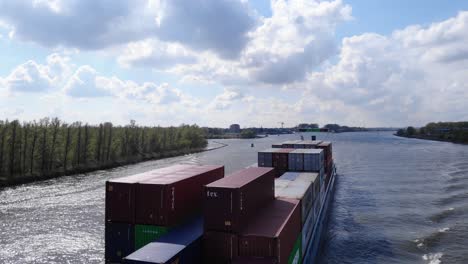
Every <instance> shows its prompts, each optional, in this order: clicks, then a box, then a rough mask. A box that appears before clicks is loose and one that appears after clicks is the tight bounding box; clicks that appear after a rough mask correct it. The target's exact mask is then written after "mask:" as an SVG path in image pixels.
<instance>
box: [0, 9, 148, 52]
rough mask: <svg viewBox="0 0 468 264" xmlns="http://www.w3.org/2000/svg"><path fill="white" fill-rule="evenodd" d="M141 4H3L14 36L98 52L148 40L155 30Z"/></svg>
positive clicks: (4, 16)
mask: <svg viewBox="0 0 468 264" xmlns="http://www.w3.org/2000/svg"><path fill="white" fill-rule="evenodd" d="M145 6H146V2H145V1H142V0H135V1H131V2H130V1H127V0H104V1H80V0H71V1H60V0H57V1H26V0H19V1H8V0H2V1H0V19H2V20H4V21H5V22H6V23H7V24H8V25H9V26H10V28H12V30H11V35H14V37H15V38H16V37H17V38H19V39H21V40H25V41H33V42H36V43H39V44H41V45H43V46H47V47H57V46H65V47H76V48H80V49H99V48H104V47H108V46H110V45H114V44H121V43H125V42H128V41H130V40H134V39H141V38H143V37H145V36H147V35H148V34H149V32H150V30H151V27H153V28H154V26H155V22H153V23H152V22H151V16H149V15H148V14H147V12H146V11H145Z"/></svg>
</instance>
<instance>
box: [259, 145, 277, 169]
mask: <svg viewBox="0 0 468 264" xmlns="http://www.w3.org/2000/svg"><path fill="white" fill-rule="evenodd" d="M275 151H276V149H274V148H270V149H266V150H263V151H259V152H258V166H259V167H273V156H272V155H273V152H275Z"/></svg>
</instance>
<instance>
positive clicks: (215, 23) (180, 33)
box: [157, 0, 256, 59]
mask: <svg viewBox="0 0 468 264" xmlns="http://www.w3.org/2000/svg"><path fill="white" fill-rule="evenodd" d="M159 8H160V9H161V11H160V12H159V14H158V16H157V21H158V30H157V31H158V33H157V35H158V37H159V38H160V39H161V40H164V41H170V42H179V43H182V44H184V45H186V46H187V47H189V48H191V49H194V50H198V51H206V50H209V51H213V52H214V53H216V54H218V55H219V56H220V57H222V58H227V59H234V58H237V57H238V56H239V54H240V53H241V51H242V50H243V49H244V47H245V45H246V44H247V42H248V37H247V33H248V32H249V31H250V30H251V29H252V28H253V27H254V26H255V22H256V21H255V19H256V18H255V16H254V13H253V11H252V10H250V8H249V6H248V4H247V1H237V0H205V1H185V0H168V1H161V3H160V5H159Z"/></svg>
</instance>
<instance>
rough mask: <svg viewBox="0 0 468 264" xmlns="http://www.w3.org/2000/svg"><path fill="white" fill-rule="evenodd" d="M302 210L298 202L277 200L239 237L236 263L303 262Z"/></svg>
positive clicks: (252, 221) (294, 200)
mask: <svg viewBox="0 0 468 264" xmlns="http://www.w3.org/2000/svg"><path fill="white" fill-rule="evenodd" d="M300 233H301V208H300V206H299V201H298V200H296V199H285V198H277V199H275V200H273V201H271V202H270V203H269V204H268V205H267V206H265V207H264V208H263V209H262V210H261V211H260V212H259V214H258V215H257V216H256V217H255V218H253V219H252V220H251V222H250V223H249V224H248V225H247V226H246V228H245V229H244V230H243V231H242V232H241V234H240V236H239V256H238V257H237V258H236V259H235V262H236V263H259V262H260V263H265V262H267V263H278V264H287V263H300V260H301V258H302V253H301V250H302V247H301V236H300Z"/></svg>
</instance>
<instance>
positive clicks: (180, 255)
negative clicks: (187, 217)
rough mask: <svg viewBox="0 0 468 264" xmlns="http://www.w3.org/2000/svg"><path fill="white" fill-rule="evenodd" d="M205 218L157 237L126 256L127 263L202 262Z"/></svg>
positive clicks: (182, 263)
mask: <svg viewBox="0 0 468 264" xmlns="http://www.w3.org/2000/svg"><path fill="white" fill-rule="evenodd" d="M202 235H203V219H202V218H201V217H199V218H197V219H195V220H193V221H191V222H189V223H187V224H185V225H181V226H180V227H178V228H174V229H172V230H171V231H170V232H169V233H167V234H166V235H163V236H161V237H160V238H158V239H156V241H155V242H153V243H150V244H148V245H146V246H144V247H142V248H141V249H139V250H137V251H135V252H134V253H133V254H131V255H129V256H127V257H126V258H125V263H133V264H148V263H152V264H163V263H174V262H175V263H179V264H188V263H190V264H199V263H201V251H202V248H201V237H202Z"/></svg>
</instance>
